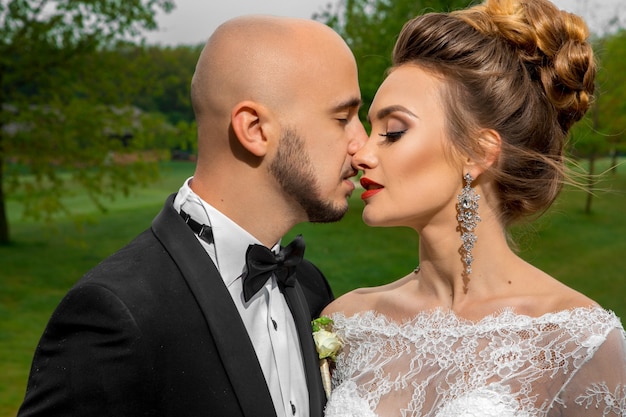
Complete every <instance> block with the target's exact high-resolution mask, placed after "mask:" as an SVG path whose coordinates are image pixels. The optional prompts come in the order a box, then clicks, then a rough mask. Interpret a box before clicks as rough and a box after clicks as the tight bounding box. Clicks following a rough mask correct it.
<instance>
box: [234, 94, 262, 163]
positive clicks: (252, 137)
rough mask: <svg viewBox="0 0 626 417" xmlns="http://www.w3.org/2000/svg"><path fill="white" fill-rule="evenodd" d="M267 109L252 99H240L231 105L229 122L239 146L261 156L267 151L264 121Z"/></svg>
mask: <svg viewBox="0 0 626 417" xmlns="http://www.w3.org/2000/svg"><path fill="white" fill-rule="evenodd" d="M267 117H268V111H267V109H266V108H265V107H264V106H262V105H261V104H259V103H256V102H254V101H242V102H240V103H237V104H236V105H235V107H233V109H232V111H231V114H230V122H231V126H232V129H233V132H234V133H235V136H236V138H237V140H238V141H239V143H241V146H243V147H244V148H245V149H246V150H247V151H248V152H250V153H251V154H253V155H255V156H258V157H263V156H265V155H266V154H267V151H268V138H267V131H266V129H265V126H264V123H265V122H266V120H267Z"/></svg>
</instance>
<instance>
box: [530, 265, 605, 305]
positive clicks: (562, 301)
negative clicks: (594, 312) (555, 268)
mask: <svg viewBox="0 0 626 417" xmlns="http://www.w3.org/2000/svg"><path fill="white" fill-rule="evenodd" d="M535 278H536V279H532V280H530V282H529V284H530V285H529V286H528V292H527V293H526V297H525V303H523V304H525V306H526V308H527V309H528V310H530V311H528V313H529V314H530V315H533V316H539V315H541V314H544V313H550V312H555V311H563V310H572V309H575V308H580V307H597V306H599V304H598V303H597V302H595V301H594V300H592V299H591V298H589V297H588V296H586V295H585V294H583V293H581V292H579V291H577V290H575V289H573V288H571V287H569V286H567V285H565V284H564V283H563V282H561V281H559V280H557V279H556V278H554V277H552V276H550V275H548V274H546V273H545V272H541V271H540V272H539V273H538V274H537V276H536V277H535Z"/></svg>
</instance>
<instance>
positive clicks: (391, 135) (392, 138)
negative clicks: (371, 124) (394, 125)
mask: <svg viewBox="0 0 626 417" xmlns="http://www.w3.org/2000/svg"><path fill="white" fill-rule="evenodd" d="M406 131H407V129H403V130H395V131H387V132H385V133H379V134H378V136H382V137H384V138H385V140H386V141H387V142H396V141H397V140H399V139H400V138H401V137H402V135H404V134H405V133H406Z"/></svg>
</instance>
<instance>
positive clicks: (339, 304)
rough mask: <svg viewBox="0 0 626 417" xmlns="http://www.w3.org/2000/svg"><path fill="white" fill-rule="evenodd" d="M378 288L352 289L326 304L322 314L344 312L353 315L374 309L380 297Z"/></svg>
mask: <svg viewBox="0 0 626 417" xmlns="http://www.w3.org/2000/svg"><path fill="white" fill-rule="evenodd" d="M378 288H379V287H373V288H358V289H356V290H352V291H350V292H348V293H346V294H344V295H342V296H341V297H339V298H337V299H336V300H334V301H333V302H332V303H330V304H329V305H328V306H326V308H324V310H323V311H322V315H324V316H329V315H331V314H334V313H343V314H345V315H346V316H352V315H354V314H356V313H359V312H361V311H367V310H372V309H373V308H374V306H375V305H376V300H377V298H378V296H377V293H378V291H377V289H378Z"/></svg>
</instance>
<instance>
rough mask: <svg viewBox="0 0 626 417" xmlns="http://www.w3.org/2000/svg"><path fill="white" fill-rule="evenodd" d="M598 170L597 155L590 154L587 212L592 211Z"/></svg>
mask: <svg viewBox="0 0 626 417" xmlns="http://www.w3.org/2000/svg"><path fill="white" fill-rule="evenodd" d="M595 171H596V155H595V153H594V152H592V153H591V154H589V172H588V173H587V202H586V203H585V214H589V213H591V201H592V200H593V191H594V190H593V188H594V185H595V180H594V175H595Z"/></svg>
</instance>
